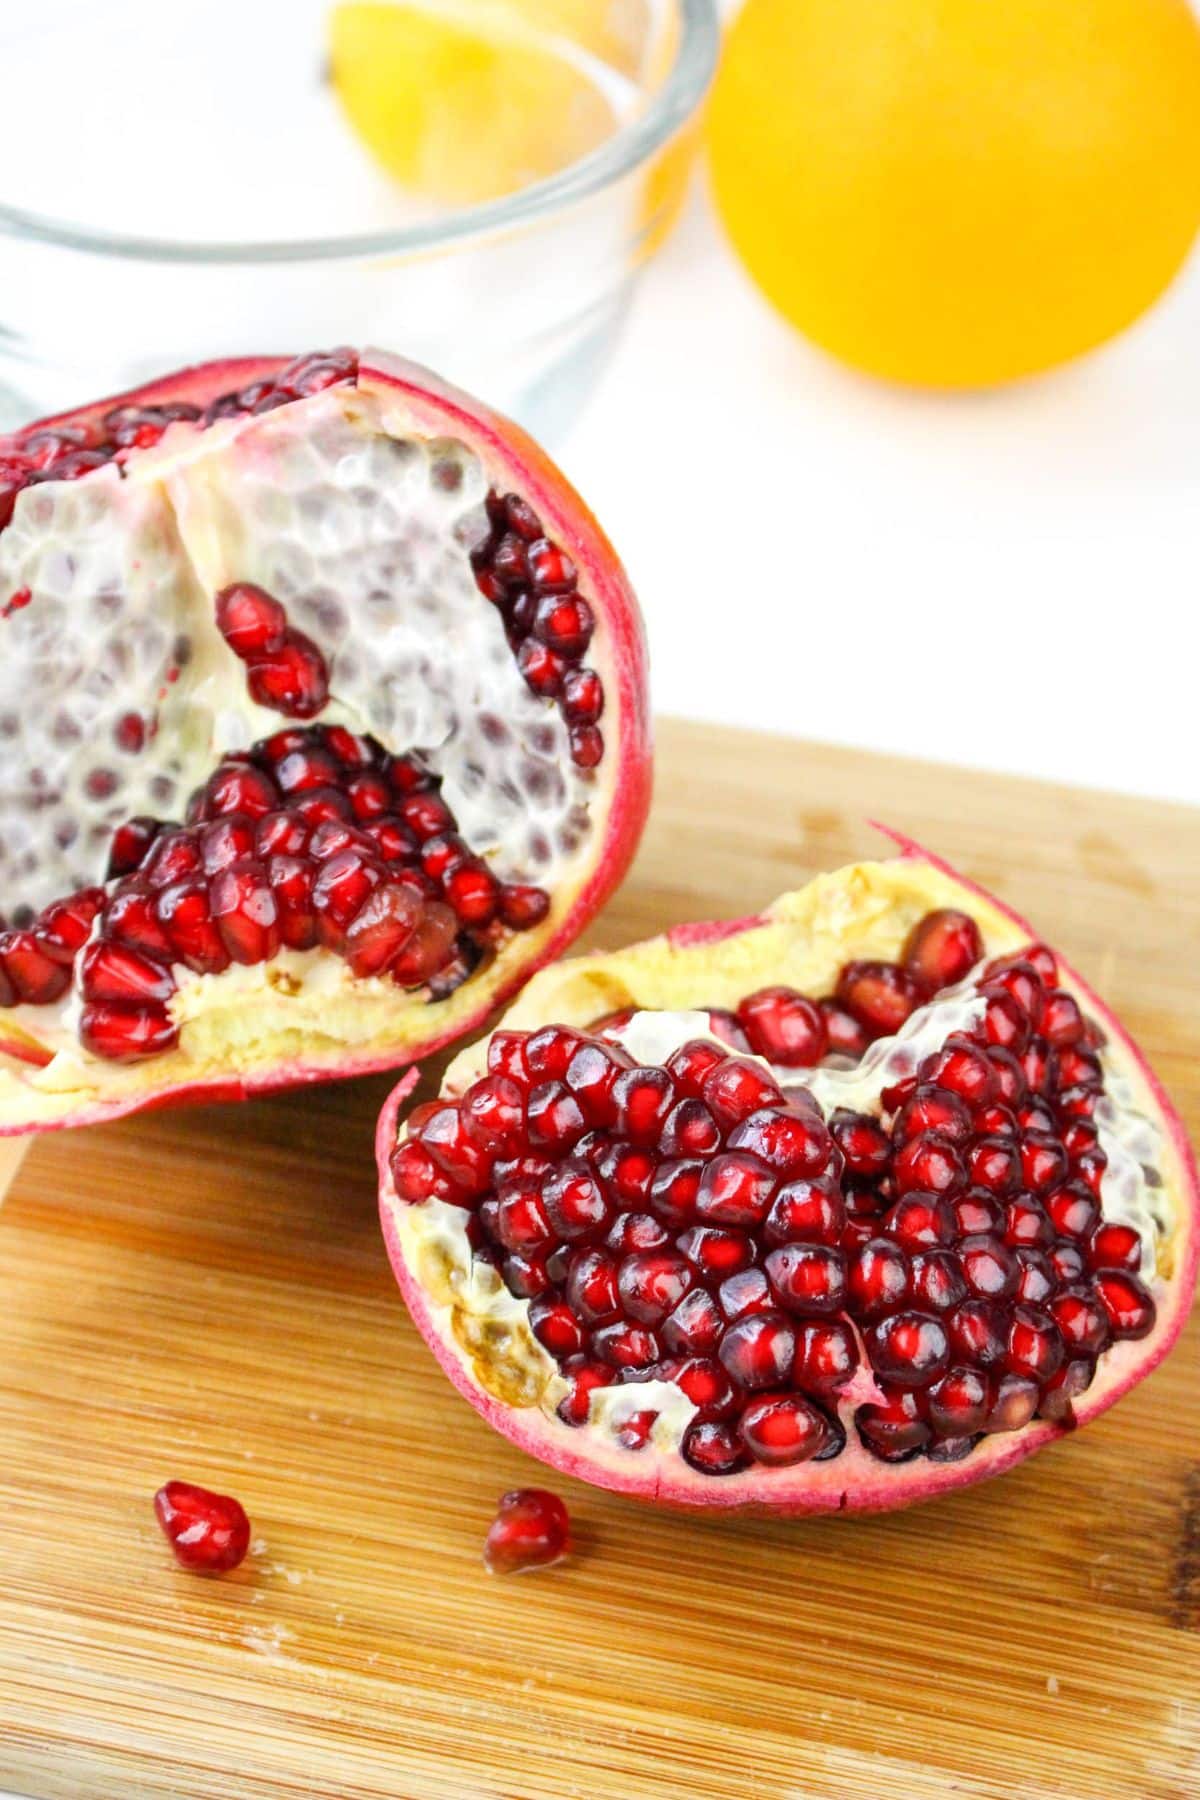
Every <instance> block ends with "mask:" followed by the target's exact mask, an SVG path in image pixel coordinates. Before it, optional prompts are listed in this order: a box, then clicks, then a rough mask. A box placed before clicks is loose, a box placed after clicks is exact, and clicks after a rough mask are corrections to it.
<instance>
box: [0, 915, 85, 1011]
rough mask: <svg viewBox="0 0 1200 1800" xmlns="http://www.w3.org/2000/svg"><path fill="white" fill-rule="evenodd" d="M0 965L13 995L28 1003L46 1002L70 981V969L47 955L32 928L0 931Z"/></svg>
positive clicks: (45, 1003)
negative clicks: (30, 929) (28, 929)
mask: <svg viewBox="0 0 1200 1800" xmlns="http://www.w3.org/2000/svg"><path fill="white" fill-rule="evenodd" d="M0 968H3V970H4V974H5V976H6V977H7V979H8V982H9V984H10V985H11V987H12V989H13V993H14V995H15V997H16V998H17V999H18V1000H20V1001H23V1002H25V1004H26V1005H29V1006H46V1005H48V1004H49V1003H50V1002H51V1001H53V1000H58V999H60V998H61V997H62V995H63V994H65V993H66V991H67V989H68V988H69V987H70V985H71V971H70V969H69V968H66V967H65V966H64V965H63V964H62V963H61V962H60V961H58V960H57V959H56V958H55V957H53V956H50V955H47V953H46V950H45V948H44V947H43V946H42V945H41V944H39V943H38V941H37V938H36V937H35V936H34V934H33V932H32V931H6V932H3V933H0Z"/></svg>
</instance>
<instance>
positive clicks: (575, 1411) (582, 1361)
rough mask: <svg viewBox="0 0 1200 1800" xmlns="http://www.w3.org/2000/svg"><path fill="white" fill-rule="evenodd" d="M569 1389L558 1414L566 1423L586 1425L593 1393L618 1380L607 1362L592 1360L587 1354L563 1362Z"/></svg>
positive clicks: (561, 1401) (559, 1404) (560, 1404)
mask: <svg viewBox="0 0 1200 1800" xmlns="http://www.w3.org/2000/svg"><path fill="white" fill-rule="evenodd" d="M562 1372H563V1374H564V1375H565V1376H566V1378H567V1381H568V1383H569V1384H570V1385H569V1388H568V1391H567V1393H566V1394H564V1396H563V1398H562V1399H561V1400H560V1401H559V1403H558V1408H557V1411H558V1416H559V1418H560V1419H561V1420H562V1422H563V1424H564V1425H586V1424H587V1422H588V1413H589V1411H590V1410H591V1403H592V1395H593V1394H594V1393H595V1391H596V1389H597V1388H602V1387H611V1386H612V1384H613V1382H614V1381H615V1380H616V1376H615V1375H614V1373H613V1371H612V1370H611V1369H610V1368H609V1367H608V1365H607V1364H606V1363H600V1362H592V1361H590V1360H589V1359H588V1358H587V1357H585V1356H579V1357H571V1358H570V1359H569V1360H568V1361H567V1362H566V1363H564V1364H563V1370H562Z"/></svg>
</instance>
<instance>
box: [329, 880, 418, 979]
mask: <svg viewBox="0 0 1200 1800" xmlns="http://www.w3.org/2000/svg"><path fill="white" fill-rule="evenodd" d="M315 898H316V897H315V889H314V911H315ZM420 916H421V903H420V901H419V900H418V899H417V897H416V895H415V894H414V893H413V892H412V890H411V889H410V888H407V887H402V886H400V885H399V884H398V883H395V882H390V881H389V882H384V884H383V885H382V886H381V887H378V888H376V889H375V891H374V893H372V894H369V895H368V896H367V899H366V900H365V901H364V903H363V905H362V906H361V907H360V909H359V910H358V912H357V913H356V914H355V916H354V918H353V919H352V920H351V921H350V924H349V925H348V926H347V928H346V932H345V939H344V951H345V957H346V961H347V963H348V964H349V965H350V970H351V973H352V974H354V975H357V976H359V977H360V978H362V977H366V976H370V975H382V974H383V973H384V972H385V970H387V969H388V968H389V967H390V966H391V964H392V963H393V962H394V961H395V960H396V957H397V956H398V955H399V953H400V951H401V950H402V949H403V947H404V945H405V944H406V943H407V942H408V940H409V938H410V937H411V936H412V934H413V932H414V930H415V929H416V926H417V923H418V921H419V919H420Z"/></svg>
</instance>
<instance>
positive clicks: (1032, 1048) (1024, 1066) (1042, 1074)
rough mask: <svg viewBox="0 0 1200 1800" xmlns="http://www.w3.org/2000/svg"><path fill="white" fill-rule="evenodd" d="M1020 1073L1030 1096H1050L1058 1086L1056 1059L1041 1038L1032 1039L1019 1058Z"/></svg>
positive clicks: (1054, 1054)
mask: <svg viewBox="0 0 1200 1800" xmlns="http://www.w3.org/2000/svg"><path fill="white" fill-rule="evenodd" d="M1021 1073H1022V1074H1023V1075H1024V1077H1025V1080H1026V1082H1027V1083H1028V1085H1029V1091H1030V1093H1031V1094H1052V1093H1054V1091H1055V1089H1056V1088H1057V1087H1058V1086H1059V1072H1058V1057H1057V1055H1056V1053H1055V1052H1054V1051H1053V1050H1052V1049H1051V1048H1050V1046H1049V1044H1047V1043H1045V1042H1044V1041H1043V1040H1042V1039H1041V1038H1034V1040H1033V1042H1032V1043H1031V1044H1028V1045H1027V1046H1026V1048H1025V1052H1024V1054H1023V1055H1022V1057H1021Z"/></svg>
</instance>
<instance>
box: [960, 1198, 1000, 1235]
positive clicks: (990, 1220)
mask: <svg viewBox="0 0 1200 1800" xmlns="http://www.w3.org/2000/svg"><path fill="white" fill-rule="evenodd" d="M950 1210H951V1212H952V1213H953V1214H954V1224H955V1234H956V1236H958V1237H978V1236H979V1235H980V1234H981V1233H983V1232H993V1233H1001V1232H1003V1230H1004V1217H1005V1215H1004V1210H1003V1208H1002V1207H1001V1206H1000V1204H999V1202H998V1201H997V1200H996V1199H995V1198H994V1197H993V1196H992V1195H991V1194H989V1193H988V1192H987V1191H986V1190H985V1189H983V1188H968V1189H967V1191H966V1193H965V1194H960V1195H959V1196H958V1197H957V1199H954V1200H952V1201H951V1202H950Z"/></svg>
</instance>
